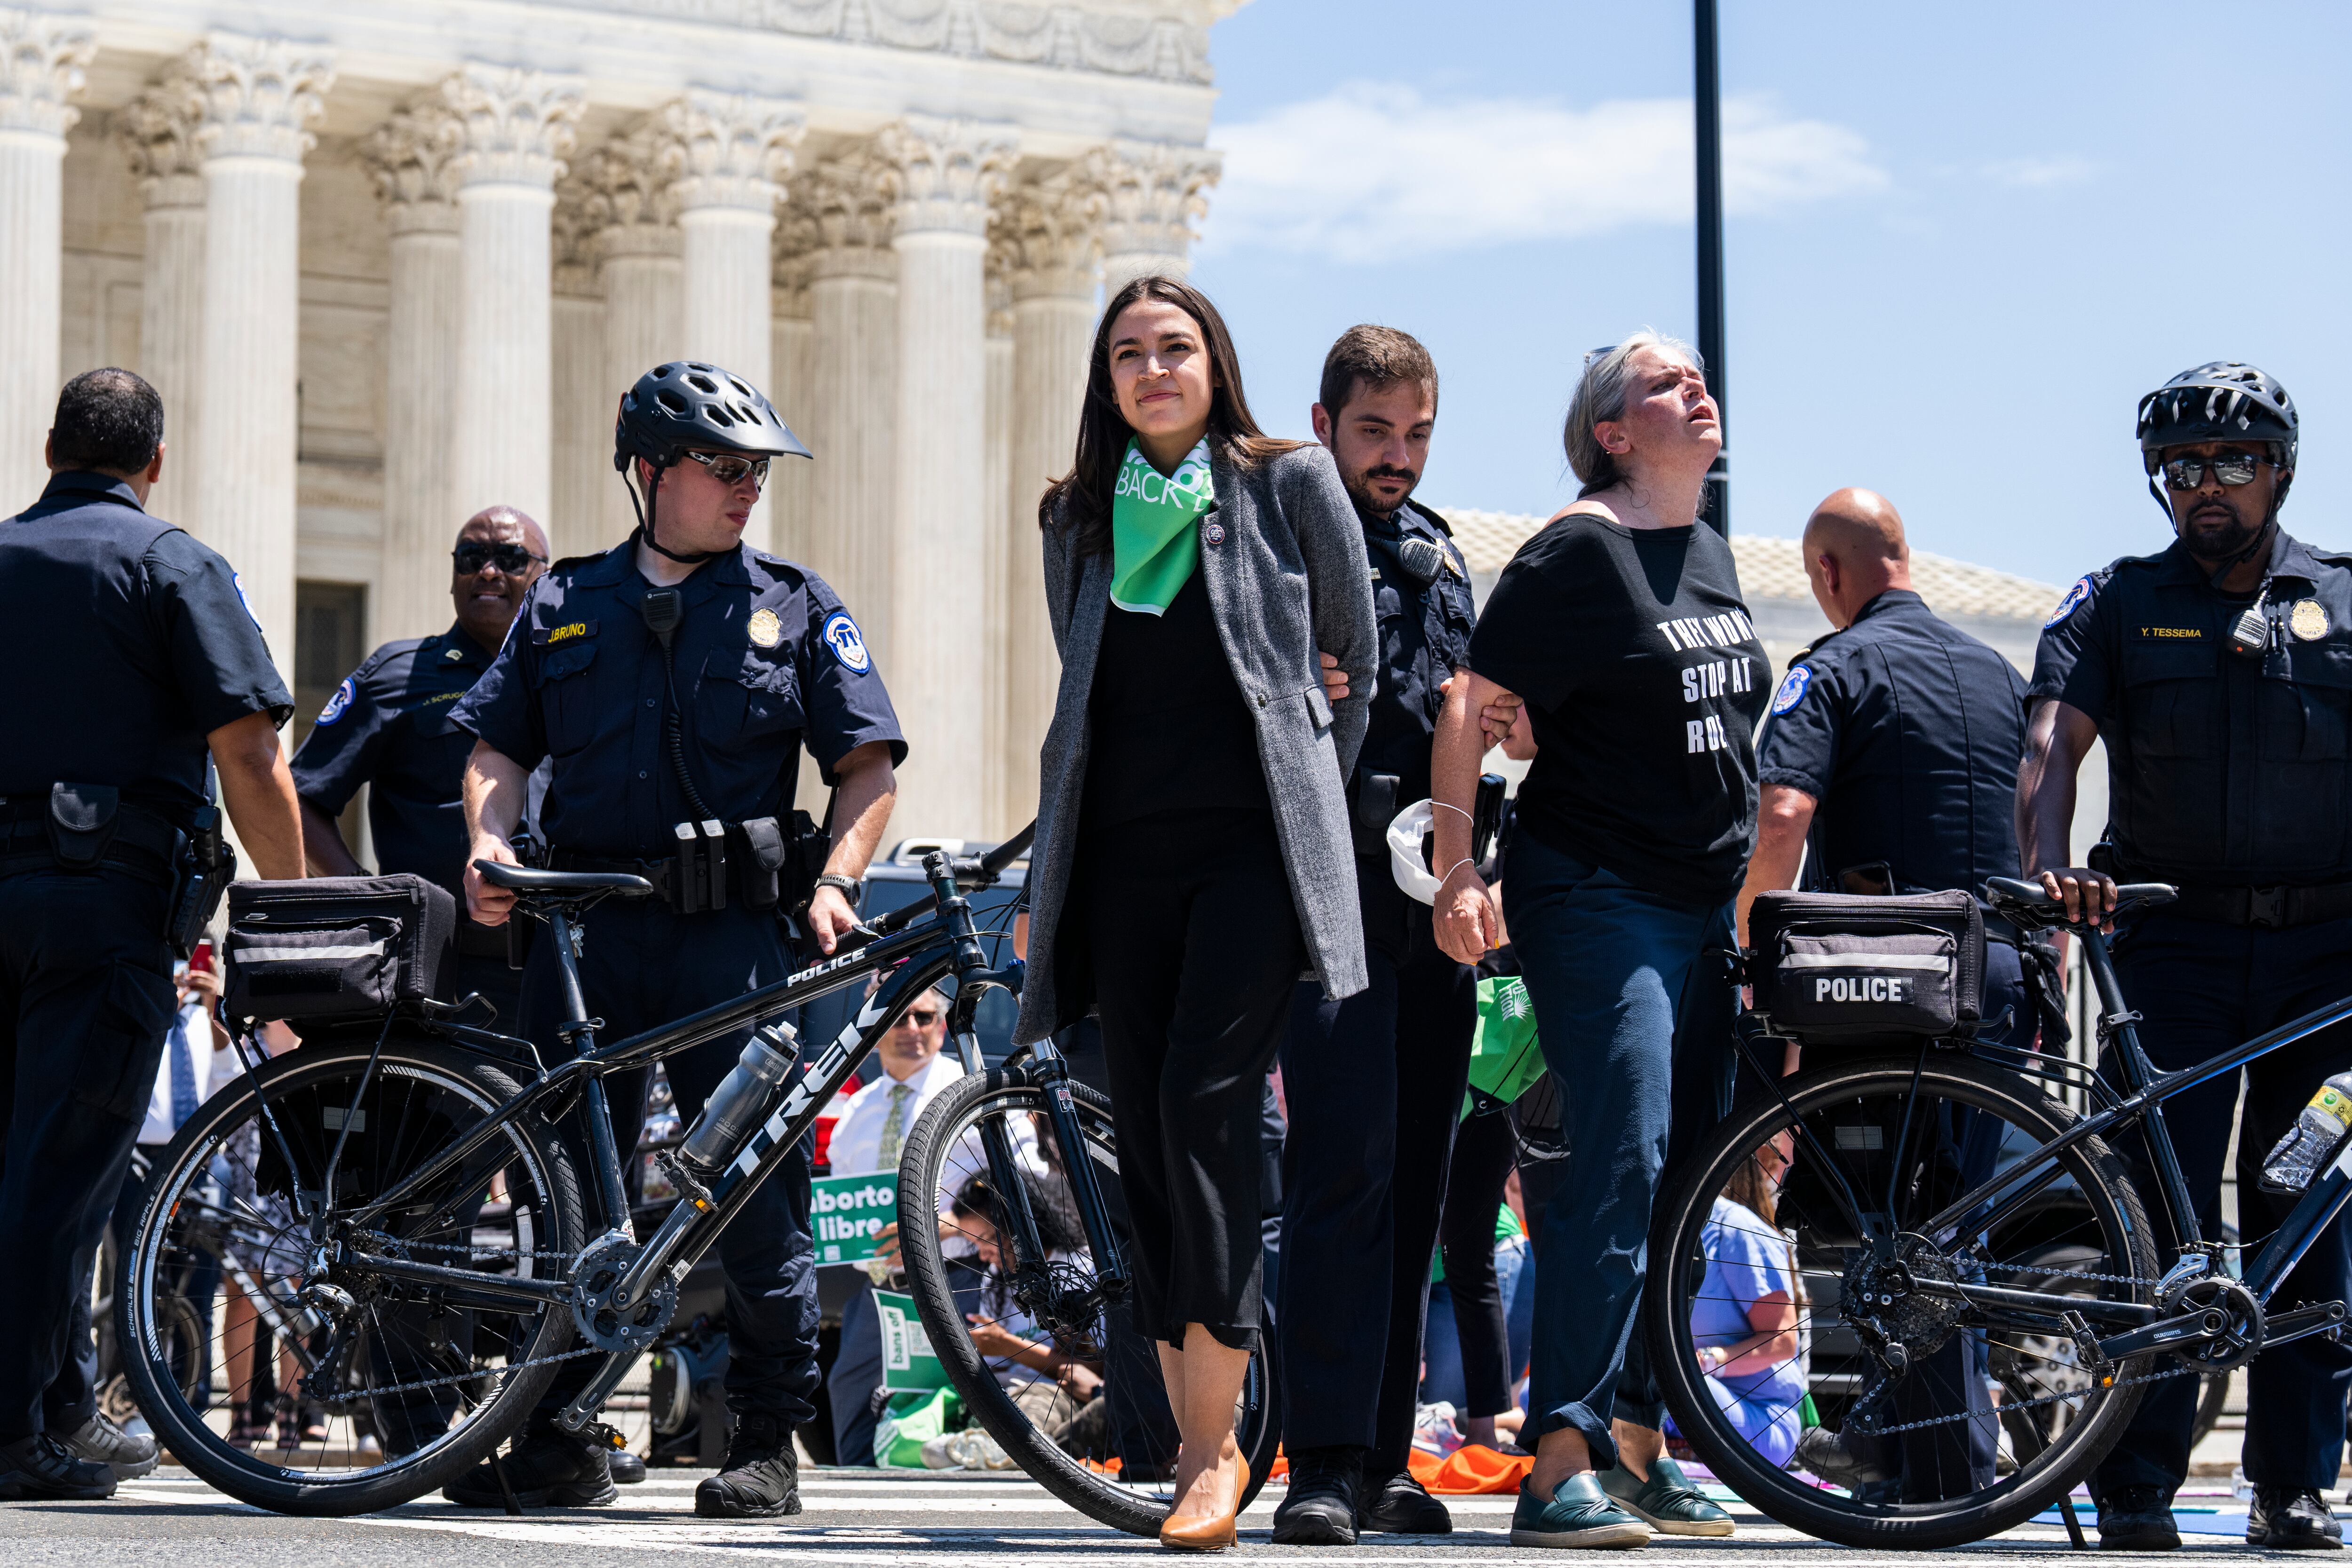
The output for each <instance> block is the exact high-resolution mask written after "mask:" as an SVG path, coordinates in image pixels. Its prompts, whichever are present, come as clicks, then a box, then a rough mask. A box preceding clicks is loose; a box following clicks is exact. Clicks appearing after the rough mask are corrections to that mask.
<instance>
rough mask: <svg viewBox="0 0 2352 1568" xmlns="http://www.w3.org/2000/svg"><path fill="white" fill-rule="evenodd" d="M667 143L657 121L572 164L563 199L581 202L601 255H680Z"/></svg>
mask: <svg viewBox="0 0 2352 1568" xmlns="http://www.w3.org/2000/svg"><path fill="white" fill-rule="evenodd" d="M666 145H667V143H666V141H665V138H664V132H663V130H662V127H661V126H660V125H659V124H658V123H657V122H656V123H651V124H646V125H640V126H638V127H637V128H636V129H635V131H630V132H628V133H627V134H625V135H619V136H613V137H609V138H607V139H606V140H604V141H601V142H598V143H597V144H596V145H595V146H593V147H592V148H590V149H589V150H588V151H587V152H584V153H583V154H581V156H580V157H579V158H577V159H575V160H574V161H573V162H572V172H570V173H568V174H566V175H565V176H564V179H563V183H562V186H561V187H560V189H559V197H560V198H567V199H570V200H572V201H576V202H577V203H578V204H579V208H580V214H581V220H582V223H583V226H584V229H585V232H586V233H587V234H588V235H591V236H593V237H592V242H591V248H593V250H594V251H595V253H596V254H597V255H598V256H600V257H601V256H676V255H677V251H678V233H677V197H676V196H675V195H674V194H673V193H672V191H671V185H670V182H669V180H668V179H667V178H666V177H665V173H664V152H665V148H666ZM558 204H559V205H561V204H562V201H561V200H559V202H558Z"/></svg>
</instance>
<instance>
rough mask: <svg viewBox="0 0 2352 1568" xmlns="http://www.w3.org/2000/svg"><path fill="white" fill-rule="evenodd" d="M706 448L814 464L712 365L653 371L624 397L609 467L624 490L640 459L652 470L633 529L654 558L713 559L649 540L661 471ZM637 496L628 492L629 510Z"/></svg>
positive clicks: (686, 363)
mask: <svg viewBox="0 0 2352 1568" xmlns="http://www.w3.org/2000/svg"><path fill="white" fill-rule="evenodd" d="M711 447H719V448H721V449H723V450H725V451H729V452H740V453H742V454H743V455H745V456H747V457H808V458H814V456H815V454H814V453H812V452H811V451H810V450H809V449H808V448H807V447H806V446H805V445H803V444H802V442H801V438H800V437H799V436H797V435H794V434H793V432H792V427H791V426H789V425H787V424H786V423H784V422H783V419H782V416H781V415H780V414H778V413H776V408H775V405H774V404H773V403H772V402H769V401H768V400H767V397H766V396H765V395H764V394H763V393H761V391H760V390H759V389H758V388H757V387H755V386H753V385H752V384H751V382H747V381H745V380H743V378H742V377H740V376H738V375H735V374H733V373H731V372H730V371H723V370H720V369H719V367H718V366H717V365H712V364H705V363H703V362H702V361H698V360H673V361H670V362H668V363H667V364H662V365H656V366H655V367H654V368H653V369H652V370H649V371H646V373H645V374H644V375H641V376H639V377H638V378H637V382H636V385H635V386H633V387H631V388H630V389H629V390H628V391H627V392H623V393H622V394H621V408H620V413H619V416H618V417H617V418H616V419H615V420H614V424H613V466H614V469H615V470H617V471H618V472H619V473H620V474H621V475H622V476H623V480H624V482H626V480H627V476H628V473H629V465H630V463H631V462H632V461H634V460H635V459H639V458H642V459H643V460H644V461H645V462H646V463H648V464H650V465H652V467H653V478H652V481H651V483H649V484H648V485H647V486H646V498H645V504H644V505H643V506H642V507H639V508H638V512H637V526H638V528H640V530H641V531H642V532H643V533H644V535H645V538H646V543H647V544H649V545H651V546H653V548H654V550H655V551H656V553H657V554H660V555H665V556H667V557H669V559H672V560H675V561H682V562H688V563H691V562H694V561H700V560H707V559H709V556H710V552H709V551H708V550H701V551H697V552H695V553H693V554H688V555H681V554H678V553H677V552H675V551H672V550H667V549H663V548H662V546H661V544H660V543H659V541H657V540H656V538H654V526H653V515H654V496H655V494H656V492H658V491H659V489H660V488H661V476H662V473H663V471H664V470H666V469H667V468H669V467H671V466H672V465H675V464H676V463H677V462H678V461H679V459H680V458H681V457H682V456H683V455H684V454H686V453H687V452H688V451H690V450H697V449H703V450H707V449H709V448H711ZM636 495H637V493H636V488H635V486H630V489H629V499H630V501H631V503H632V504H635V501H636Z"/></svg>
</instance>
